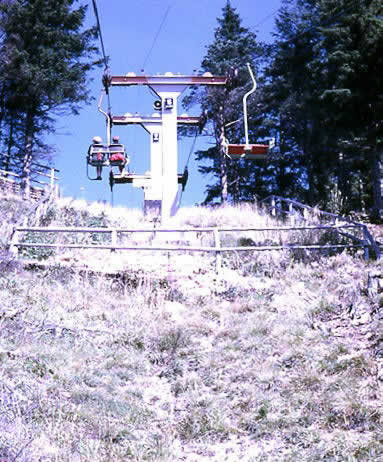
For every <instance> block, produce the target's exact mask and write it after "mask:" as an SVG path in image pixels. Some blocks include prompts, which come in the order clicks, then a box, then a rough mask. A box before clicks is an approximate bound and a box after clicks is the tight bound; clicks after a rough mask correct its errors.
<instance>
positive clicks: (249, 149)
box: [224, 63, 275, 160]
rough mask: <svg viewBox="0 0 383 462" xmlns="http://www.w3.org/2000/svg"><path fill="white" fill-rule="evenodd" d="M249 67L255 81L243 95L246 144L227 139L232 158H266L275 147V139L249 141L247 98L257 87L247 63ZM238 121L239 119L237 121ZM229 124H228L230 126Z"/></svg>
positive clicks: (227, 150)
mask: <svg viewBox="0 0 383 462" xmlns="http://www.w3.org/2000/svg"><path fill="white" fill-rule="evenodd" d="M247 68H248V69H249V73H250V77H251V79H252V81H253V87H252V89H251V90H250V91H249V92H247V93H246V94H245V96H244V97H243V120H244V124H245V143H244V144H231V143H229V142H228V141H227V140H226V143H225V144H224V148H225V154H226V155H227V156H228V157H230V158H231V159H249V160H257V159H266V158H267V156H268V154H269V151H270V149H272V148H273V147H274V144H275V140H274V139H272V140H270V141H269V142H268V143H267V144H259V143H258V144H250V143H249V130H248V121H247V98H248V97H249V96H250V95H251V94H252V93H254V92H255V90H256V89H257V82H256V81H255V78H254V74H253V71H252V69H251V67H250V64H249V63H247ZM236 122H237V121H236ZM236 122H230V123H229V124H228V125H232V124H233V123H236ZM228 125H227V126H228Z"/></svg>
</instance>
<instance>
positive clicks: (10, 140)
mask: <svg viewBox="0 0 383 462" xmlns="http://www.w3.org/2000/svg"><path fill="white" fill-rule="evenodd" d="M12 146H13V117H12V115H11V119H10V121H9V137H8V148H7V155H6V157H5V159H4V170H5V171H6V172H8V171H9V166H10V164H11V162H10V161H11V154H12ZM5 176H8V175H7V174H6V175H5Z"/></svg>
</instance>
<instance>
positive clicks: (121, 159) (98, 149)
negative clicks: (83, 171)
mask: <svg viewBox="0 0 383 462" xmlns="http://www.w3.org/2000/svg"><path fill="white" fill-rule="evenodd" d="M103 94H104V91H102V92H101V97H100V101H99V104H98V110H99V111H100V112H101V113H102V114H104V116H105V118H106V124H107V144H102V142H101V139H100V143H99V142H93V144H91V145H90V146H89V149H88V154H87V159H86V160H87V177H88V179H89V180H92V181H94V180H101V179H102V176H101V175H102V169H103V167H110V168H111V169H112V167H118V168H119V170H120V172H122V171H123V169H124V168H125V166H126V165H127V164H128V163H129V157H128V156H127V155H126V152H125V147H124V145H123V144H120V143H116V142H113V143H111V116H110V115H109V114H107V113H106V112H104V111H103V110H102V109H101V104H102V99H103ZM89 166H91V167H95V168H96V170H97V176H96V178H92V177H91V176H90V174H89Z"/></svg>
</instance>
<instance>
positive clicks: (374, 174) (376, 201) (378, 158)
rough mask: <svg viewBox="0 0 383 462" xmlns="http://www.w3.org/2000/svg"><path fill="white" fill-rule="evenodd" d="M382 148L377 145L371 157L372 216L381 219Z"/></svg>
mask: <svg viewBox="0 0 383 462" xmlns="http://www.w3.org/2000/svg"><path fill="white" fill-rule="evenodd" d="M382 156H383V152H382V149H378V148H377V147H375V149H374V150H373V152H372V153H371V157H370V169H371V180H372V218H373V219H375V220H380V219H381V210H382V208H383V207H382V160H383V158H382Z"/></svg>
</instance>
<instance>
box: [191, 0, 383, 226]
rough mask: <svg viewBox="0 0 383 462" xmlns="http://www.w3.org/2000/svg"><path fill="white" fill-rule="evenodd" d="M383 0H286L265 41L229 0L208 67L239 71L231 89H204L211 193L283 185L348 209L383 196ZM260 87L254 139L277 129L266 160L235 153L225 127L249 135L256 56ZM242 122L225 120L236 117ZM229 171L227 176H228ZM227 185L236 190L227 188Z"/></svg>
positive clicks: (292, 193)
mask: <svg viewBox="0 0 383 462" xmlns="http://www.w3.org/2000/svg"><path fill="white" fill-rule="evenodd" d="M382 12H383V6H382V3H381V1H380V0H357V1H352V2H350V1H349V0H320V1H317V0H283V1H282V6H281V8H280V11H279V13H278V15H277V17H276V23H275V26H276V28H275V33H274V38H275V40H274V42H273V43H272V44H271V45H269V46H267V47H266V46H265V45H262V46H261V45H259V44H258V43H257V41H256V36H255V34H254V33H252V32H250V31H249V30H248V29H245V28H243V27H242V26H241V20H240V17H239V15H238V13H237V12H236V11H235V9H234V8H232V7H231V5H230V2H229V1H228V2H227V4H226V6H225V7H224V9H223V15H222V17H221V18H218V27H217V29H216V31H215V36H214V41H213V43H212V44H210V46H208V48H207V54H206V56H205V57H204V59H203V61H202V69H203V70H204V71H209V72H211V73H213V74H227V73H228V71H230V70H231V69H233V68H237V69H239V71H240V72H239V78H238V80H237V81H235V82H234V83H233V82H231V85H230V86H229V87H228V88H227V89H226V90H225V91H222V90H218V89H214V90H211V89H208V90H204V91H202V92H201V93H197V92H194V93H193V94H192V96H191V97H190V98H189V100H188V101H187V103H189V104H190V102H191V101H197V102H199V103H200V104H201V107H202V109H203V110H205V111H207V114H208V116H209V120H210V128H211V130H210V132H207V133H210V135H213V136H214V138H215V145H214V146H212V147H210V148H209V149H207V150H205V151H199V152H198V153H197V160H198V161H200V163H201V164H200V171H201V172H202V173H203V174H209V175H213V179H214V180H213V181H212V183H211V184H209V186H208V188H207V197H206V202H214V201H216V200H217V199H218V198H220V199H221V201H225V200H234V201H235V200H243V199H253V197H254V195H256V194H260V195H265V194H267V193H277V194H280V195H283V196H288V197H291V198H296V199H298V200H302V201H306V202H308V203H310V204H311V205H316V204H318V205H320V206H321V207H324V208H327V209H331V210H332V211H336V212H342V213H348V212H350V211H356V212H363V213H364V212H365V211H366V210H369V211H370V212H371V214H372V215H373V216H375V217H377V216H378V214H379V210H381V209H383V204H382V203H381V194H382V192H381V186H380V181H381V176H382V172H381V170H382V166H381V160H382V143H383V135H382V119H383V96H382V95H383V88H382V85H383V84H382V79H381V75H382V74H383V19H382ZM247 61H248V62H250V63H251V64H252V66H253V68H255V69H256V71H257V81H258V82H259V86H258V89H257V92H256V94H255V95H254V96H253V97H252V98H250V111H249V124H250V131H251V140H252V141H253V142H256V141H259V138H260V137H262V136H270V135H276V138H277V148H276V149H275V151H274V154H273V155H272V156H271V158H270V159H269V160H268V161H267V162H264V163H262V164H261V163H251V162H248V161H247V162H246V161H243V160H242V161H240V162H235V163H234V162H230V161H229V160H228V159H227V158H225V157H224V156H223V154H222V149H221V145H222V144H221V139H222V133H223V131H225V136H226V137H227V138H229V139H230V141H231V142H239V141H241V140H243V131H242V124H241V123H242V121H243V118H242V104H241V98H242V96H243V94H244V93H245V92H246V91H247V90H248V89H249V77H248V73H247V71H246V62H247ZM237 119H240V122H239V123H238V124H235V125H231V126H230V127H225V126H226V125H227V124H228V123H229V122H231V121H234V120H237ZM225 179H226V183H225ZM225 185H226V191H225Z"/></svg>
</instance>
